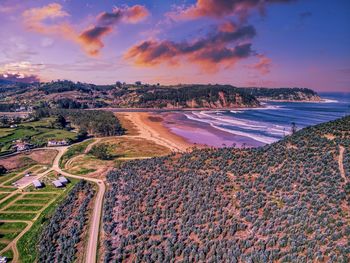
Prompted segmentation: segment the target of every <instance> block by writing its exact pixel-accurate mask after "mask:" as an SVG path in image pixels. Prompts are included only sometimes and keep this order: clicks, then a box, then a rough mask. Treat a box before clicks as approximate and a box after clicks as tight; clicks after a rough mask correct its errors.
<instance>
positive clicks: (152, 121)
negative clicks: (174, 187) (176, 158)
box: [115, 112, 195, 152]
mask: <svg viewBox="0 0 350 263" xmlns="http://www.w3.org/2000/svg"><path fill="white" fill-rule="evenodd" d="M115 115H116V116H117V117H118V118H120V119H124V120H123V121H129V122H130V123H132V125H133V126H134V127H135V129H136V130H137V134H134V135H126V136H134V137H140V138H144V139H146V140H150V141H153V142H155V143H157V144H159V145H162V146H165V147H167V148H169V149H170V150H171V151H174V152H185V151H187V150H189V149H190V148H192V147H194V146H195V144H193V143H190V142H189V141H187V140H186V139H185V138H183V137H181V136H179V135H176V134H174V133H172V132H171V131H170V129H169V128H167V127H166V126H165V125H164V124H163V122H164V119H163V117H162V116H159V115H156V114H153V113H152V112H122V113H115Z"/></svg>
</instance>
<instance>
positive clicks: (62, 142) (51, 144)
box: [47, 140, 68, 147]
mask: <svg viewBox="0 0 350 263" xmlns="http://www.w3.org/2000/svg"><path fill="white" fill-rule="evenodd" d="M66 145H68V142H67V141H66V140H60V141H57V140H50V141H48V142H47V146H48V147H54V146H66Z"/></svg>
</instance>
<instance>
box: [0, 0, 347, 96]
mask: <svg viewBox="0 0 350 263" xmlns="http://www.w3.org/2000/svg"><path fill="white" fill-rule="evenodd" d="M349 10H350V1H349V0H334V1H330V0H197V1H195V0H187V1H167V0H153V1H151V0H132V1H118V0H115V1H112V0H96V1H92V0H90V1H82V0H61V1H60V0H57V1H48V0H27V1H19V0H0V24H1V27H0V78H6V79H18V80H21V81H34V80H41V81H51V80H56V79H69V80H73V81H82V82H89V83H96V84H111V83H114V82H116V81H117V80H120V81H125V82H135V81H137V80H140V81H142V82H147V83H161V84H178V83H212V84H214V83H220V84H232V85H236V86H266V87H306V88H313V89H315V90H318V91H349V90H350V27H349V25H350V12H349Z"/></svg>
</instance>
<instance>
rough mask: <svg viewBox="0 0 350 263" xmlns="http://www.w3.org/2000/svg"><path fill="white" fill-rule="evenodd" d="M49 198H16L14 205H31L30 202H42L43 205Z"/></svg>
mask: <svg viewBox="0 0 350 263" xmlns="http://www.w3.org/2000/svg"><path fill="white" fill-rule="evenodd" d="M48 200H49V199H46V198H45V197H44V199H24V198H23V199H19V200H17V201H16V202H15V203H14V205H31V204H42V205H45V204H47V203H48Z"/></svg>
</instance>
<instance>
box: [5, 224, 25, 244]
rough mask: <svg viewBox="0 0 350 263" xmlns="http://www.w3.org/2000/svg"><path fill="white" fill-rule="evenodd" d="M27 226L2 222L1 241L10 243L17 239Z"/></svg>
mask: <svg viewBox="0 0 350 263" xmlns="http://www.w3.org/2000/svg"><path fill="white" fill-rule="evenodd" d="M26 226H27V224H26V223H23V222H0V239H2V240H5V241H10V240H12V239H14V238H16V236H18V234H19V233H21V232H22V231H23V229H24V228H25V227H26ZM6 243H7V244H8V242H6Z"/></svg>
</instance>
